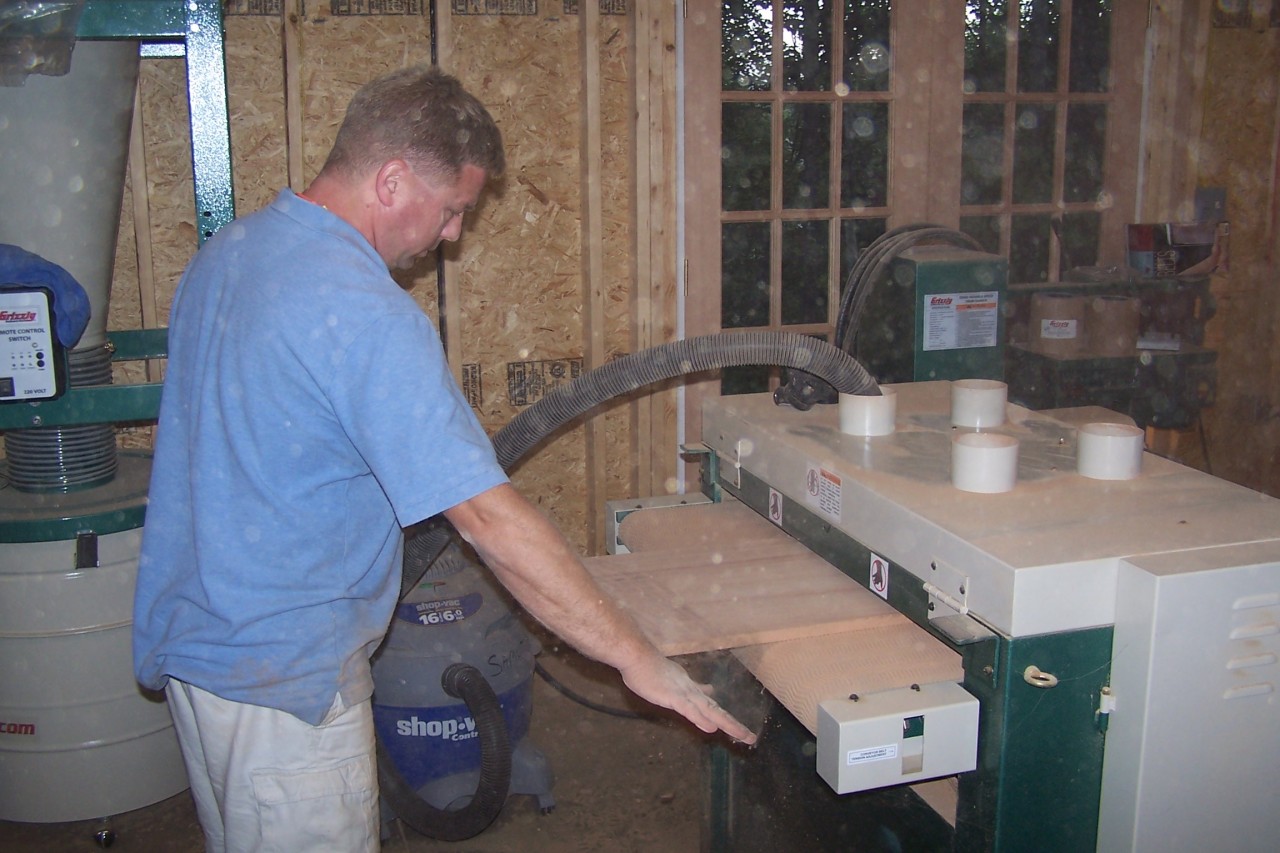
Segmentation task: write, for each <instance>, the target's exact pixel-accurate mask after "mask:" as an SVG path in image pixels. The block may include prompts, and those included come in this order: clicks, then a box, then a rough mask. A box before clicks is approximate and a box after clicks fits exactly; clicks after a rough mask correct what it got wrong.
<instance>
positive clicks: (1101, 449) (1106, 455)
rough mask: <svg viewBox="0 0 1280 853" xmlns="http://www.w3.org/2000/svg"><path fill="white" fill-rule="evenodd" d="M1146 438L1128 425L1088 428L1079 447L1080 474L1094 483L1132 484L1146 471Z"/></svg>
mask: <svg viewBox="0 0 1280 853" xmlns="http://www.w3.org/2000/svg"><path fill="white" fill-rule="evenodd" d="M1144 437H1145V433H1144V432H1143V431H1142V430H1140V429H1138V427H1136V426H1129V425H1128V424H1111V423H1092V424H1085V425H1084V426H1082V427H1080V432H1079V436H1078V440H1077V444H1076V471H1077V472H1078V473H1079V474H1080V475H1081V476H1082V477H1089V478H1090V479H1094V480H1132V479H1133V478H1134V477H1136V476H1138V473H1139V472H1140V471H1141V470H1142V442H1143V438H1144Z"/></svg>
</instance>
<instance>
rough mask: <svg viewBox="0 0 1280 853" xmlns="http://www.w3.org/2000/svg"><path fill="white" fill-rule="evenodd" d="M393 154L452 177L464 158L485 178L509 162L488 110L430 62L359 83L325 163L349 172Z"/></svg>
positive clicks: (372, 165)
mask: <svg viewBox="0 0 1280 853" xmlns="http://www.w3.org/2000/svg"><path fill="white" fill-rule="evenodd" d="M397 158H398V159H403V160H404V161H405V162H407V163H408V164H409V165H410V166H412V167H413V169H414V171H417V172H419V173H421V174H424V175H435V176H438V177H441V178H444V179H446V180H450V181H453V180H456V179H457V177H458V176H459V175H460V174H461V172H462V167H463V166H466V165H472V166H478V167H479V168H481V169H483V170H484V171H485V173H486V175H487V176H488V177H490V178H493V177H497V176H499V175H501V174H502V172H503V170H504V169H505V168H506V158H505V155H504V154H503V150H502V133H501V131H499V130H498V126H497V124H496V123H495V122H494V120H493V117H492V116H491V115H489V111H488V110H486V109H485V108H484V105H483V104H481V103H480V101H479V100H477V99H476V98H475V96H473V95H471V94H470V93H469V92H467V91H466V90H465V89H463V88H462V84H461V83H459V82H458V81H457V79H456V78H454V77H452V76H450V75H448V74H446V73H444V72H443V71H441V70H440V68H439V67H438V66H435V65H414V66H411V67H409V68H402V69H400V70H399V71H393V72H391V73H390V74H386V75H383V76H382V77H379V78H377V79H375V80H372V81H370V82H368V83H366V84H365V85H364V86H362V87H360V89H359V91H357V92H356V94H355V96H354V97H353V98H352V99H351V103H350V104H349V105H348V106H347V114H346V116H345V117H344V118H343V120H342V126H341V127H340V128H338V138H337V140H336V141H335V142H334V144H333V149H332V150H331V151H330V152H329V158H328V160H326V161H325V165H324V168H325V170H326V171H327V170H330V169H334V170H337V171H340V172H344V173H346V174H348V175H354V174H359V173H361V172H363V171H365V170H369V169H375V168H377V167H379V166H381V165H382V164H383V163H385V162H387V161H388V160H395V159H397Z"/></svg>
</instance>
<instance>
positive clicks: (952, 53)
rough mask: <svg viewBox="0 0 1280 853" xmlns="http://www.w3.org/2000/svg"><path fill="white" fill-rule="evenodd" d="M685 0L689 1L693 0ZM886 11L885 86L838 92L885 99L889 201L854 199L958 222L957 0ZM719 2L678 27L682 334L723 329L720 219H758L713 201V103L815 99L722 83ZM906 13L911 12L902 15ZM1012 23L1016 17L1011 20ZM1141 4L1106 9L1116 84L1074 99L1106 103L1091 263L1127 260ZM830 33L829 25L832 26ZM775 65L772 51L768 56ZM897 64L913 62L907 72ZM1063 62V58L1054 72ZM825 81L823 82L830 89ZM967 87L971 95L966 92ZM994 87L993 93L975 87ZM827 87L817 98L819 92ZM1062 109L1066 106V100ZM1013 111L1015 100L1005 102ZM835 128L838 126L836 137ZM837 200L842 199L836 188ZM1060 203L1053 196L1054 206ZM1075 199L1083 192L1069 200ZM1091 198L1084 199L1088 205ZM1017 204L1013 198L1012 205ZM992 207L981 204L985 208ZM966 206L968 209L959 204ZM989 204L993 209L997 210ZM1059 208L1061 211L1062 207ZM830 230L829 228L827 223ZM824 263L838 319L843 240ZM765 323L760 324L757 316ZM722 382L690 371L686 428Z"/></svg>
mask: <svg viewBox="0 0 1280 853" xmlns="http://www.w3.org/2000/svg"><path fill="white" fill-rule="evenodd" d="M1069 2H1070V0H1064V10H1063V12H1062V15H1063V18H1065V19H1067V20H1069V17H1070V6H1069ZM691 5H692V4H691ZM894 5H895V8H894V13H893V15H892V18H891V23H890V51H891V57H892V61H893V66H892V71H891V74H890V84H889V87H888V91H887V92H858V91H854V92H851V93H850V94H849V95H846V96H839V95H835V96H834V97H835V98H837V99H839V100H842V101H858V100H885V101H887V102H888V103H889V105H890V127H889V162H888V173H889V178H888V189H887V205H886V207H885V208H883V209H881V208H869V209H866V210H862V211H859V213H861V214H866V215H870V214H871V212H872V211H875V212H876V213H877V214H883V215H884V216H885V219H886V228H888V229H893V228H897V227H901V226H903V225H906V224H910V223H917V222H930V223H935V224H939V225H943V226H946V227H950V228H958V227H959V224H960V217H961V204H960V181H961V143H962V125H963V111H964V105H965V103H966V102H967V100H968V98H967V97H966V96H965V94H964V91H963V78H964V18H965V4H963V3H957V2H956V0H897V2H895V4H894ZM774 8H775V18H778V19H780V16H781V0H774ZM720 9H721V6H720V4H719V3H714V4H711V3H708V4H705V5H704V4H697V8H696V10H695V9H694V8H689V10H688V12H687V14H686V17H685V20H684V31H683V52H682V59H683V78H682V91H683V127H684V132H683V136H682V145H683V150H682V154H683V169H682V174H683V187H682V190H683V199H684V203H683V214H682V222H681V226H682V230H683V233H684V251H685V263H684V274H685V281H684V288H683V297H684V327H685V332H686V335H688V336H695V335H704V334H715V333H718V332H721V331H725V332H726V333H732V331H733V330H725V329H722V328H721V324H720V310H721V294H720V276H721V270H720V253H721V230H720V229H721V225H722V224H723V223H724V222H729V221H759V219H760V217H758V216H754V215H752V214H755V213H756V212H751V214H745V213H743V212H740V211H734V212H731V213H728V214H725V213H723V212H722V211H721V209H720V208H721V193H720V174H721V172H720V169H721V165H720V138H721V127H720V111H721V104H722V103H723V102H725V101H739V100H762V99H764V98H766V97H767V98H768V99H769V100H770V102H771V103H777V104H781V103H785V102H786V101H788V100H798V101H804V100H814V99H815V96H814V93H809V92H786V91H782V84H781V69H780V68H777V67H775V68H774V71H773V85H772V86H771V90H770V92H769V93H762V92H736V91H731V92H722V91H721V50H720ZM904 22H909V23H904ZM1015 25H1016V22H1015ZM1145 30H1146V10H1145V5H1144V4H1139V3H1129V2H1123V0H1119V2H1114V3H1113V7H1112V21H1111V42H1112V45H1113V47H1112V51H1111V74H1112V89H1111V94H1110V95H1108V96H1101V97H1099V96H1090V97H1089V98H1084V99H1082V98H1080V97H1079V96H1073V97H1072V100H1073V101H1077V100H1089V99H1096V100H1099V101H1101V102H1105V103H1108V104H1109V107H1108V114H1107V141H1106V147H1105V160H1104V164H1103V169H1104V176H1105V182H1106V183H1105V188H1106V190H1107V192H1108V194H1109V197H1110V203H1109V205H1107V206H1106V207H1104V208H1103V209H1100V210H1099V211H1098V212H1099V214H1100V219H1101V224H1100V234H1099V248H1098V263H1099V264H1100V265H1103V266H1108V265H1119V264H1123V262H1124V254H1125V253H1124V225H1125V224H1126V223H1129V222H1134V221H1137V220H1136V218H1135V211H1136V210H1137V199H1138V192H1139V175H1140V169H1139V144H1140V138H1139V137H1140V133H1139V121H1138V117H1139V116H1140V114H1141V109H1142V104H1143V97H1142V83H1143V66H1144V51H1143V50H1132V49H1128V50H1123V49H1117V46H1123V45H1143V44H1145ZM834 35H835V34H833V37H834ZM1061 45H1062V46H1061V48H1060V49H1061V50H1062V51H1063V56H1064V60H1063V62H1062V65H1063V66H1065V65H1066V60H1065V57H1066V56H1068V55H1069V50H1070V47H1069V39H1062V40H1061ZM775 65H778V63H775ZM904 69H914V72H913V73H904ZM1060 73H1063V74H1065V73H1066V69H1065V67H1063V68H1062V69H1061V72H1060ZM827 94H829V93H823V95H824V96H825V95H827ZM970 97H972V96H970ZM978 97H979V99H987V98H990V97H991V94H990V93H986V94H984V95H981V96H978ZM1003 97H1005V98H1007V99H1008V100H1010V101H1012V102H1014V103H1016V102H1018V101H1019V100H1021V101H1033V100H1034V101H1036V102H1047V101H1050V100H1054V99H1057V98H1059V97H1061V98H1063V99H1064V100H1065V96H1062V95H1059V94H1058V93H1037V94H1035V95H1032V94H1030V93H1024V94H1022V95H1019V93H1017V92H1016V91H1014V92H1009V93H1007V94H1005V95H1004V96H1003ZM824 99H825V98H824ZM1063 109H1064V108H1063ZM1009 112H1011V111H1009ZM773 113H774V115H773V117H772V121H773V124H774V127H775V130H776V129H777V128H778V127H779V126H780V124H781V114H780V109H779V108H775V109H774V110H773ZM831 120H832V122H833V128H834V127H838V125H836V122H838V121H839V111H838V110H834V109H833V110H832V117H831ZM1059 128H1060V129H1059V130H1057V131H1056V134H1057V136H1058V139H1057V142H1056V145H1055V149H1056V150H1057V151H1058V152H1061V151H1062V149H1063V146H1064V143H1063V140H1064V139H1065V119H1063V120H1062V123H1061V124H1060V125H1059ZM780 136H781V135H780V134H779V133H775V135H774V140H773V143H772V144H773V146H774V149H775V150H774V160H773V162H774V163H777V162H779V159H778V154H779V151H778V149H779V148H780V147H781V138H780ZM833 138H834V137H833ZM1012 145H1013V140H1012V137H1011V136H1009V135H1008V134H1006V139H1005V146H1006V159H1005V162H1006V163H1007V164H1011V163H1012ZM833 159H834V160H835V161H836V162H833V164H832V172H831V174H832V181H833V184H835V186H838V180H839V175H840V173H839V167H840V164H839V162H838V161H839V158H838V157H836V158H833ZM1060 172H1061V169H1060V167H1059V166H1057V165H1055V169H1054V173H1055V191H1060V188H1061V178H1060ZM772 181H773V188H772V192H771V205H770V210H769V211H768V214H769V215H770V216H771V217H772V216H773V214H774V213H775V212H777V211H778V209H779V207H780V204H781V192H780V186H779V184H780V182H781V175H780V173H775V174H774V175H773V177H772ZM1005 183H1006V190H1005V191H1004V201H1003V202H1002V204H1001V206H1000V208H1001V209H1000V210H999V211H998V212H999V214H1000V215H1003V216H1004V217H1005V220H1004V227H1002V229H1001V249H1002V251H1003V252H1005V253H1006V255H1007V251H1008V242H1009V230H1010V229H1009V227H1008V217H1009V216H1011V215H1012V212H1013V211H1012V208H1011V206H1010V204H1009V203H1010V200H1009V198H1008V196H1009V192H1008V189H1007V187H1008V184H1009V183H1010V182H1008V181H1006V182H1005ZM837 201H838V199H837ZM1054 206H1056V204H1051V207H1054ZM1072 207H1073V208H1075V209H1080V208H1081V206H1080V205H1079V204H1076V205H1072ZM1086 207H1087V205H1086ZM1019 208H1021V206H1019ZM987 210H991V209H990V208H984V211H983V212H986V211H987ZM830 211H831V208H820V209H816V210H792V211H788V212H787V219H797V218H805V217H806V216H808V217H811V218H813V217H819V218H820V217H826V216H829V215H832V214H831V212H830ZM965 212H966V214H969V213H971V211H969V210H966V211H965ZM993 212H995V211H993ZM1059 212H1061V211H1059ZM839 215H840V214H839V209H838V208H837V209H836V212H835V214H834V217H835V218H833V220H832V228H833V229H838V228H839V221H840V220H839ZM781 221H782V219H781V217H775V218H772V219H771V222H772V225H771V228H770V243H771V247H770V248H771V258H772V261H771V263H772V266H773V269H774V271H775V273H774V274H773V275H771V282H770V296H771V298H770V319H771V324H770V327H771V328H778V327H779V326H778V325H777V324H776V321H777V320H778V319H780V311H781V299H780V298H779V297H780V295H781V294H780V279H779V278H778V276H777V274H776V271H777V270H778V269H779V267H780V264H781V258H780V254H779V250H780V234H781V228H782V225H781ZM832 236H833V238H834V237H835V236H837V235H835V234H833V235H832ZM1052 245H1053V249H1052V252H1053V254H1052V255H1051V259H1050V272H1049V274H1050V277H1051V280H1053V279H1054V278H1056V275H1057V272H1056V271H1057V257H1058V254H1057V252H1058V249H1057V241H1056V240H1054V241H1053V242H1052ZM828 252H829V258H828V269H829V271H832V272H831V275H832V282H831V284H832V288H831V289H830V290H829V298H828V324H834V322H835V313H836V311H837V310H838V305H839V287H840V284H841V283H840V282H838V281H835V279H836V278H838V270H839V258H838V255H839V243H838V240H836V239H832V240H831V242H830V246H829V249H828ZM753 328H763V327H753ZM786 328H787V330H788V331H792V330H794V331H798V332H806V331H817V330H811V329H809V328H808V327H807V326H796V327H792V326H788V327H786ZM718 394H719V380H718V379H706V380H700V381H696V382H691V383H689V385H688V387H687V389H686V394H685V412H684V415H685V433H686V434H687V435H691V436H696V435H698V434H699V433H700V426H701V401H702V399H703V398H704V397H706V396H716V395H718Z"/></svg>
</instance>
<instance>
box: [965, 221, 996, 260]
mask: <svg viewBox="0 0 1280 853" xmlns="http://www.w3.org/2000/svg"><path fill="white" fill-rule="evenodd" d="M960 230H961V231H963V232H964V233H965V234H968V235H969V236H970V237H972V238H973V239H975V240H977V241H978V245H980V246H982V248H983V249H985V250H986V251H988V252H990V253H992V254H993V255H998V254H1000V217H999V216H962V217H960Z"/></svg>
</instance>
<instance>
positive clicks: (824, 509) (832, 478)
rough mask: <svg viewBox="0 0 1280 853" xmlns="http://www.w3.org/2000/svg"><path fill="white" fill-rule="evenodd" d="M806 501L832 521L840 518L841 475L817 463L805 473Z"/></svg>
mask: <svg viewBox="0 0 1280 853" xmlns="http://www.w3.org/2000/svg"><path fill="white" fill-rule="evenodd" d="M804 483H805V503H807V504H808V505H809V506H811V507H813V508H814V509H816V510H817V511H818V514H819V515H823V516H826V517H827V518H829V519H831V520H832V521H839V520H840V513H841V501H840V475H839V474H834V473H832V472H830V471H828V470H826V469H825V468H822V467H820V466H817V465H810V466H809V470H808V472H807V473H806V474H805V479H804Z"/></svg>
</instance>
